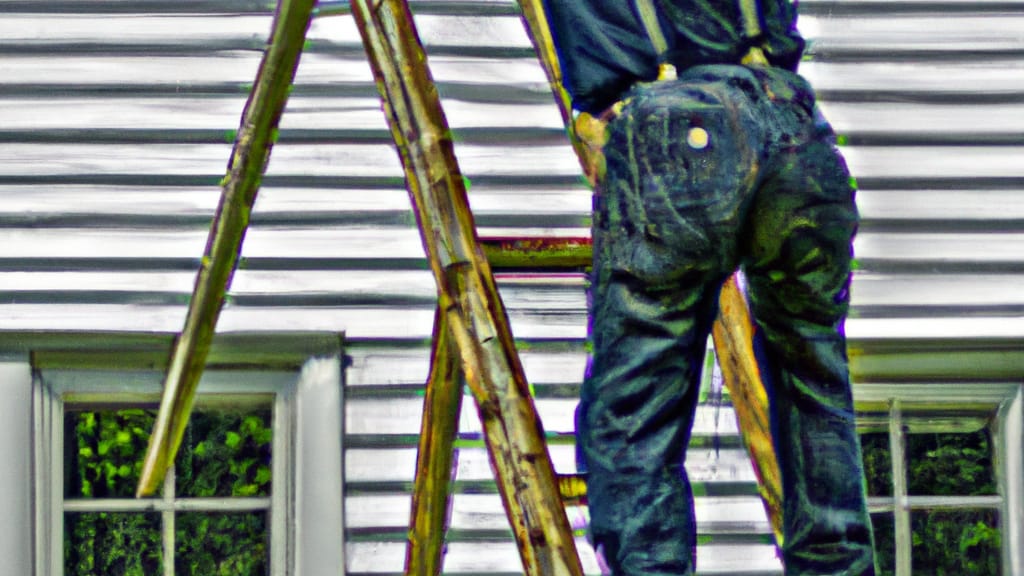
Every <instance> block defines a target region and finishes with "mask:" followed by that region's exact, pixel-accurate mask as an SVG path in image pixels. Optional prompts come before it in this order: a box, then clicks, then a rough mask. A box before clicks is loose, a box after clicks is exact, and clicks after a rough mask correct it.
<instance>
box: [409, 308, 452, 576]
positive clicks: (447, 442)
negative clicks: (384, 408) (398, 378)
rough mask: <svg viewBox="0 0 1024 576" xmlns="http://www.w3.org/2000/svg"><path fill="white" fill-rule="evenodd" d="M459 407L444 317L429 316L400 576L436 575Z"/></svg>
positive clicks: (448, 506) (447, 515)
mask: <svg viewBox="0 0 1024 576" xmlns="http://www.w3.org/2000/svg"><path fill="white" fill-rule="evenodd" d="M461 409H462V369H461V366H460V362H459V355H458V350H456V349H455V343H454V342H453V341H452V339H451V335H450V333H449V330H448V322H447V321H446V319H445V314H444V313H443V312H442V311H441V310H440V309H438V310H437V312H436V314H435V315H434V338H433V347H432V350H431V356H430V377H429V379H428V380H427V391H426V395H425V396H424V398H423V423H422V427H421V428H420V442H419V451H418V452H417V456H416V483H415V485H414V487H413V493H412V516H411V518H410V521H409V541H408V544H407V546H406V556H405V574H406V576H428V575H434V574H440V573H441V566H442V561H443V559H442V553H441V551H442V549H443V546H444V537H445V533H446V532H447V530H448V519H449V517H450V514H449V510H450V503H451V489H450V488H451V483H452V482H454V480H455V461H456V455H455V438H456V436H457V435H458V432H459V412H460V411H461Z"/></svg>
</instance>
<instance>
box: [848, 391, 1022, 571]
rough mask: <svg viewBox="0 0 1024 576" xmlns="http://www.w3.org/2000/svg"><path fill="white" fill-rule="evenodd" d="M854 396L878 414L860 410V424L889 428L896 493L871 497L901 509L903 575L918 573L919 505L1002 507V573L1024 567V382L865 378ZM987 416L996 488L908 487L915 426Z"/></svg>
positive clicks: (897, 520) (874, 505) (898, 539)
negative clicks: (927, 492)
mask: <svg viewBox="0 0 1024 576" xmlns="http://www.w3.org/2000/svg"><path fill="white" fill-rule="evenodd" d="M854 396H855V401H856V404H857V405H858V409H859V411H861V412H862V413H863V412H864V411H867V412H869V413H870V412H875V413H876V414H878V415H877V416H868V417H864V416H863V415H859V416H858V426H859V427H861V428H885V429H886V430H887V431H888V434H889V451H890V456H891V466H892V477H893V486H892V496H882V497H871V498H869V499H868V507H869V510H870V511H871V512H873V513H878V512H882V513H887V512H891V513H892V514H893V520H894V526H895V539H894V542H895V547H896V550H895V571H894V572H895V576H911V569H912V566H911V543H912V531H911V522H910V515H911V511H914V510H918V511H920V510H981V509H986V508H987V509H995V510H997V511H998V512H999V529H1000V531H1001V532H1002V538H1001V541H1002V558H1001V564H1002V573H1003V574H1004V575H1005V576H1013V575H1015V574H1021V573H1024V572H1022V567H1024V540H1022V530H1024V524H1022V523H1024V511H1022V508H1021V507H1022V505H1024V463H1022V460H1024V456H1022V453H1024V432H1022V429H1024V408H1022V405H1024V384H1019V383H988V382H986V383H959V382H958V383H949V384H940V383H928V384H906V383H900V384H861V385H858V386H856V387H855V388H854ZM879 406H885V407H886V410H885V412H877V407H879ZM872 408H874V409H872ZM959 409H964V410H963V413H961V414H957V413H956V412H957V411H958V410H959ZM929 413H931V414H935V415H934V416H932V415H929ZM950 414H952V415H950ZM986 418H991V420H992V424H991V431H992V450H993V454H992V461H993V467H994V471H993V472H994V474H995V477H996V484H997V494H996V495H992V496H911V495H909V494H908V493H907V477H906V474H907V454H906V437H907V434H908V433H912V432H927V431H941V432H956V431H957V430H962V429H964V428H965V427H966V428H970V427H971V424H970V423H969V421H970V420H972V419H973V420H982V419H986Z"/></svg>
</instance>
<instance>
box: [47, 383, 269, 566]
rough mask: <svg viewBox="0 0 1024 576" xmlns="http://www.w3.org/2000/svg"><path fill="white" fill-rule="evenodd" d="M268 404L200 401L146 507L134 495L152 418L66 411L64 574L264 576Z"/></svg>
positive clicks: (92, 409)
mask: <svg viewBox="0 0 1024 576" xmlns="http://www.w3.org/2000/svg"><path fill="white" fill-rule="evenodd" d="M272 400H273V398H267V399H265V400H263V401H261V399H251V400H250V399H245V398H239V399H236V400H228V401H226V402H225V403H224V404H225V405H224V406H210V405H204V404H208V403H205V402H202V399H201V402H200V406H198V407H197V409H196V411H195V412H194V413H193V415H192V418H191V421H190V423H189V426H188V428H187V430H186V432H185V441H184V443H183V445H182V447H181V450H180V452H179V454H178V457H177V461H176V465H175V467H173V468H171V470H170V472H169V473H168V474H167V476H166V479H165V481H164V485H163V490H162V494H160V495H159V496H158V497H156V498H146V499H133V498H132V495H133V494H134V491H135V485H136V484H137V482H138V476H139V472H140V471H141V468H142V457H143V455H144V454H145V450H146V445H147V442H148V438H149V432H150V430H151V429H152V426H153V422H154V420H155V419H156V412H155V410H152V409H148V407H104V406H90V405H87V404H65V408H64V442H63V445H64V455H63V459H64V462H65V469H64V481H63V484H64V526H65V531H64V573H65V574H66V575H69V576H70V575H76V576H77V575H86V574H129V573H138V574H161V573H162V574H226V573H230V574H238V575H239V576H242V575H248V574H253V575H256V574H258V575H263V574H266V573H267V571H268V568H269V566H270V559H271V552H272V551H271V549H270V542H271V540H270V538H269V536H270V526H269V520H270V518H271V498H270V495H271V486H272V481H273V473H272V464H273V458H272V457H273V452H274V451H273V439H274V438H273V437H274V434H273V422H272V416H273V405H272V403H271V402H272ZM250 403H251V404H252V405H249V404H250ZM280 515H283V514H282V513H277V514H274V516H280ZM274 552H277V553H280V552H279V551H274ZM172 560H173V564H174V566H173V569H172V566H170V564H169V562H170V561H172ZM162 567H163V569H162Z"/></svg>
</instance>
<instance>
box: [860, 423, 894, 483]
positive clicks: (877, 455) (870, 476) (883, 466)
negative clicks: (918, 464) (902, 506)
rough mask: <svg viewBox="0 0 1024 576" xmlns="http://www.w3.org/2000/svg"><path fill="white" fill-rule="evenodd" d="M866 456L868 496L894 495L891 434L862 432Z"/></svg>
mask: <svg viewBox="0 0 1024 576" xmlns="http://www.w3.org/2000/svg"><path fill="white" fill-rule="evenodd" d="M860 444H861V449H862V451H863V456H864V477H865V479H866V480H867V486H868V496H892V457H891V456H890V453H889V434H888V433H871V434H861V436H860Z"/></svg>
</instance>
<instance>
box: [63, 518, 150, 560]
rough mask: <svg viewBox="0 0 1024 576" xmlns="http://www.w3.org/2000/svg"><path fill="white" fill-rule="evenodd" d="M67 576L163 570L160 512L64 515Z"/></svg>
mask: <svg viewBox="0 0 1024 576" xmlns="http://www.w3.org/2000/svg"><path fill="white" fill-rule="evenodd" d="M64 534H65V536H64V574H65V576H151V575H156V574H160V573H161V566H162V562H161V544H160V515H159V514H141V513H138V514H136V513H108V512H98V513H82V514H76V513H68V514H65V515H64Z"/></svg>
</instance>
